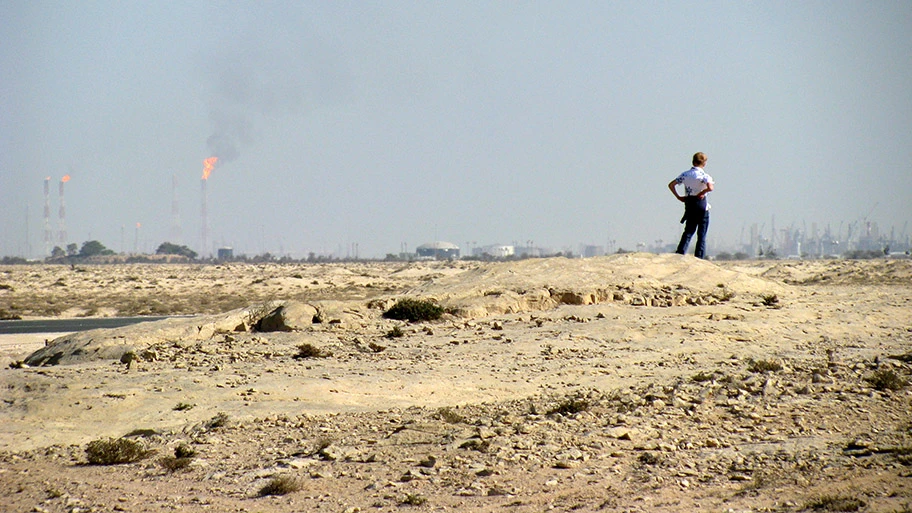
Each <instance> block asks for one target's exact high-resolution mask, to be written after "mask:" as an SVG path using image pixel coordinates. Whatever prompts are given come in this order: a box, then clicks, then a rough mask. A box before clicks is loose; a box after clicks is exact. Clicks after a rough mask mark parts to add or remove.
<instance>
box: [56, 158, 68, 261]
mask: <svg viewBox="0 0 912 513" xmlns="http://www.w3.org/2000/svg"><path fill="white" fill-rule="evenodd" d="M68 181H70V175H63V178H61V179H60V209H59V210H58V211H57V242H58V243H59V244H60V248H61V249H66V244H67V230H66V201H65V200H64V199H63V184H65V183H67V182H68Z"/></svg>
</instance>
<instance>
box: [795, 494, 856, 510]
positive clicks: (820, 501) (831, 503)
mask: <svg viewBox="0 0 912 513" xmlns="http://www.w3.org/2000/svg"><path fill="white" fill-rule="evenodd" d="M863 507H865V503H864V501H862V500H860V499H856V498H854V497H841V496H836V495H824V496H822V497H818V498H816V499H814V500H812V501H810V502H808V503H807V504H805V506H804V509H806V510H808V509H809V510H813V511H859V510H861V508H863Z"/></svg>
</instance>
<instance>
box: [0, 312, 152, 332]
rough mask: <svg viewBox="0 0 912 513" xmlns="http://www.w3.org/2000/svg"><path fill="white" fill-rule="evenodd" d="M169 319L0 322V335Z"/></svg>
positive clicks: (83, 329) (127, 318) (102, 318)
mask: <svg viewBox="0 0 912 513" xmlns="http://www.w3.org/2000/svg"><path fill="white" fill-rule="evenodd" d="M167 318H168V317H151V316H149V317H97V318H80V319H44V320H40V321H0V335H16V334H21V333H73V332H74V331H86V330H93V329H96V328H119V327H121V326H129V325H131V324H137V323H140V322H146V321H158V320H161V319H167Z"/></svg>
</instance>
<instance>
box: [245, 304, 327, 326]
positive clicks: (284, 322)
mask: <svg viewBox="0 0 912 513" xmlns="http://www.w3.org/2000/svg"><path fill="white" fill-rule="evenodd" d="M316 316H317V309H316V308H314V307H313V306H311V305H309V304H306V303H300V302H297V301H290V302H288V303H286V304H284V305H282V306H280V307H278V308H276V309H275V310H273V311H272V312H269V313H268V314H267V315H266V316H265V317H263V318H262V319H260V320H259V321H257V323H256V325H255V326H254V327H255V328H256V330H257V331H262V332H272V331H295V330H300V329H303V328H305V327H307V326H311V325H313V323H314V317H316Z"/></svg>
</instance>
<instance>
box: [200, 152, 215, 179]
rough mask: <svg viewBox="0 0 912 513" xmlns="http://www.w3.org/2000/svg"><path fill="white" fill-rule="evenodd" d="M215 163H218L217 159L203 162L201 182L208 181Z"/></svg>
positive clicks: (211, 158) (213, 158) (212, 158)
mask: <svg viewBox="0 0 912 513" xmlns="http://www.w3.org/2000/svg"><path fill="white" fill-rule="evenodd" d="M216 162H218V157H209V158H208V159H206V160H204V161H203V180H208V179H209V174H210V173H212V170H213V169H215V163H216Z"/></svg>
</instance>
